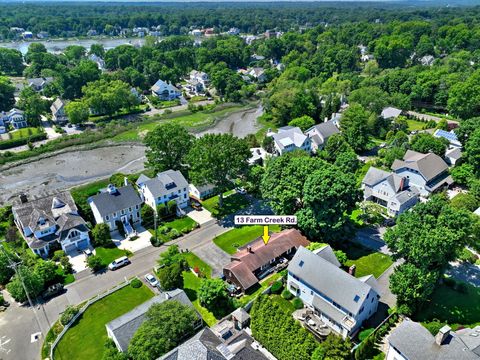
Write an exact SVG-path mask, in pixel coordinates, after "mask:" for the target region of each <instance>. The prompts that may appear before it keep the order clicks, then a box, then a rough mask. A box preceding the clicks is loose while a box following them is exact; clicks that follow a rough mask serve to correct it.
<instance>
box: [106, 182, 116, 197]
mask: <svg viewBox="0 0 480 360" xmlns="http://www.w3.org/2000/svg"><path fill="white" fill-rule="evenodd" d="M107 192H108V193H109V194H111V195H115V194H117V193H118V190H117V188H116V187H115V185H113V184H108V186H107Z"/></svg>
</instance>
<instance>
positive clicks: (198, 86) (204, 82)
mask: <svg viewBox="0 0 480 360" xmlns="http://www.w3.org/2000/svg"><path fill="white" fill-rule="evenodd" d="M187 83H188V87H189V90H190V91H191V92H192V93H195V94H203V93H205V90H207V88H208V87H209V86H210V78H209V76H208V74H206V73H204V72H203V71H197V70H192V71H190V75H189V78H188V79H187Z"/></svg>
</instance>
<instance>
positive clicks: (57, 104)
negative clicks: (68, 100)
mask: <svg viewBox="0 0 480 360" xmlns="http://www.w3.org/2000/svg"><path fill="white" fill-rule="evenodd" d="M64 106H65V102H64V101H63V100H62V99H60V98H57V99H56V100H55V101H54V102H53V104H52V106H50V110H51V111H52V113H53V114H56V113H57V112H58V111H59V110H60V109H61V108H63V107H64Z"/></svg>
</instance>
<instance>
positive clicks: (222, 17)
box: [0, 2, 480, 39]
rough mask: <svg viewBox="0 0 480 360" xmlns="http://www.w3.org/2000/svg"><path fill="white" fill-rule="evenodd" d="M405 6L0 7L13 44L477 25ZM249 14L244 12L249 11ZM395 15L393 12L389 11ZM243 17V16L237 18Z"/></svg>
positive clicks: (474, 16)
mask: <svg viewBox="0 0 480 360" xmlns="http://www.w3.org/2000/svg"><path fill="white" fill-rule="evenodd" d="M408 5H410V6H409V7H406V6H405V4H401V3H400V4H396V5H392V4H385V3H382V4H379V3H377V4H375V3H367V4H358V3H355V5H354V6H352V4H351V3H345V4H335V6H332V4H329V3H327V4H325V3H324V4H322V3H301V2H299V3H275V5H274V6H272V4H271V3H207V4H205V3H204V4H202V3H191V4H189V6H188V8H186V7H185V6H184V5H183V4H178V3H177V4H175V3H170V4H168V3H162V4H152V3H144V4H119V3H112V4H108V3H94V4H92V3H89V4H81V3H69V4H60V3H44V4H34V3H28V4H18V3H5V4H1V6H0V38H4V39H13V38H14V37H15V34H14V33H11V32H10V31H9V29H10V28H11V27H22V28H25V29H28V30H29V31H32V32H33V33H38V32H40V31H46V32H48V33H49V34H50V35H51V36H69V35H86V33H87V32H88V31H89V30H96V31H97V32H98V33H101V34H112V35H115V34H118V33H119V30H120V29H122V28H133V27H151V26H160V30H161V31H162V33H163V34H164V35H178V34H185V33H186V32H188V30H189V28H191V27H216V28H218V29H219V30H223V31H225V30H228V29H229V28H230V27H232V26H235V27H237V28H239V29H240V30H241V31H243V32H249V33H257V32H263V31H265V30H267V29H272V28H278V29H279V30H282V31H286V30H289V29H291V28H296V27H298V26H304V25H308V24H313V25H317V24H318V23H329V24H339V23H343V22H358V21H367V22H372V21H375V20H376V19H381V20H382V21H383V22H389V21H392V20H400V21H406V20H416V19H418V20H435V21H438V23H448V22H449V21H451V20H452V19H453V18H454V17H456V16H462V17H465V18H466V21H467V22H468V23H469V24H474V23H478V12H479V11H480V10H479V9H478V8H475V9H465V8H443V9H440V10H439V9H435V10H430V9H429V8H425V7H415V6H411V5H412V3H411V2H409V3H408ZM247 9H248V11H245V10H247ZM389 9H394V11H390V12H388V11H385V10H389ZM239 13H241V16H239Z"/></svg>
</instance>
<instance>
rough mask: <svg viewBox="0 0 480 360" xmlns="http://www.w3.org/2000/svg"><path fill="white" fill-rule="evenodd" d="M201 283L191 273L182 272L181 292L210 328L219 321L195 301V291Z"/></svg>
mask: <svg viewBox="0 0 480 360" xmlns="http://www.w3.org/2000/svg"><path fill="white" fill-rule="evenodd" d="M187 261H188V260H187ZM201 282H202V279H200V278H199V277H197V276H196V275H195V274H194V273H192V272H191V271H184V272H183V290H184V291H185V292H186V293H187V295H188V298H189V299H190V301H191V302H192V304H193V306H194V307H195V309H197V311H198V312H199V314H200V315H201V316H202V318H203V320H204V321H205V323H207V325H208V326H212V325H214V324H215V323H216V322H217V321H218V320H219V319H217V318H216V317H215V316H214V315H213V313H211V312H210V311H208V310H207V309H206V308H204V307H203V306H202V305H200V302H199V300H198V299H197V290H198V288H199V287H200V283H201Z"/></svg>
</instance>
